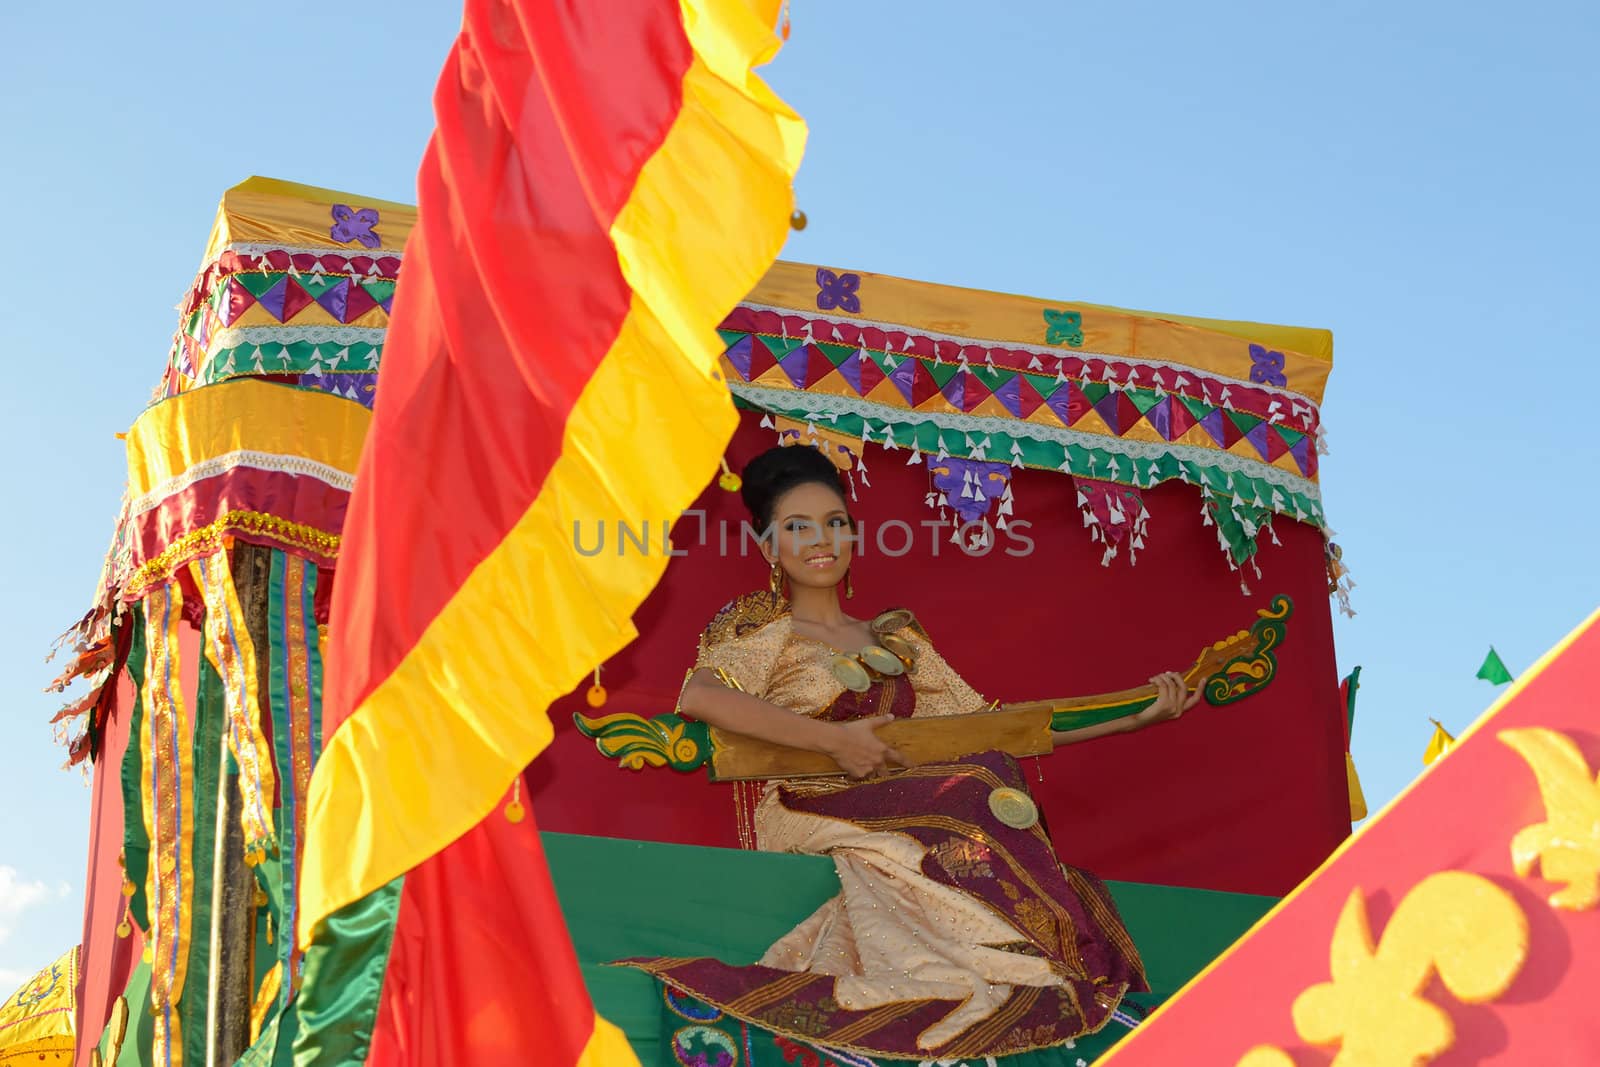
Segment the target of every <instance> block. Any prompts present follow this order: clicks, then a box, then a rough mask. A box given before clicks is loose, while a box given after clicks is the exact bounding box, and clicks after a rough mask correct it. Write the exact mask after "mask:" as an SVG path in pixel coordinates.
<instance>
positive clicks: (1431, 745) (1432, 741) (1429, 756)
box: [1422, 719, 1456, 767]
mask: <svg viewBox="0 0 1600 1067" xmlns="http://www.w3.org/2000/svg"><path fill="white" fill-rule="evenodd" d="M1428 721H1429V722H1431V723H1433V736H1432V737H1431V738H1429V739H1428V749H1427V751H1426V752H1424V753H1423V754H1422V765H1423V766H1424V767H1426V766H1427V765H1428V764H1430V763H1432V762H1433V761H1434V760H1436V759H1438V758H1439V757H1440V756H1442V755H1444V754H1445V753H1446V752H1449V751H1450V748H1451V746H1452V745H1454V744H1455V743H1456V739H1455V738H1453V737H1451V736H1450V732H1449V731H1448V730H1446V729H1445V728H1444V726H1443V725H1442V724H1441V723H1440V722H1439V720H1438V719H1429V720H1428Z"/></svg>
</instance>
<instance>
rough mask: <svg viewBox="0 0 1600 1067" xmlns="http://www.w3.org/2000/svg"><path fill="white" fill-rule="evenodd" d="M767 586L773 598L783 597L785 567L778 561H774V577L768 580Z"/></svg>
mask: <svg viewBox="0 0 1600 1067" xmlns="http://www.w3.org/2000/svg"><path fill="white" fill-rule="evenodd" d="M767 585H768V587H769V588H771V590H772V595H773V596H776V597H781V596H783V566H782V565H781V564H780V563H778V561H777V560H773V561H772V577H771V578H769V579H768V580H767Z"/></svg>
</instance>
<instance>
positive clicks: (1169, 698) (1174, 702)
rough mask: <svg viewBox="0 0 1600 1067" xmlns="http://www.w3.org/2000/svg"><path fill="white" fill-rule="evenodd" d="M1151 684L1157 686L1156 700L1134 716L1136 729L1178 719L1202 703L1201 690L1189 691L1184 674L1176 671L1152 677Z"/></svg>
mask: <svg viewBox="0 0 1600 1067" xmlns="http://www.w3.org/2000/svg"><path fill="white" fill-rule="evenodd" d="M1150 684H1151V685H1153V686H1155V687H1156V702H1155V703H1154V704H1151V705H1150V706H1149V707H1148V708H1145V709H1144V710H1143V711H1141V712H1138V713H1137V714H1135V715H1134V716H1133V722H1134V726H1135V728H1136V729H1137V728H1139V727H1144V726H1152V725H1154V724H1155V723H1158V722H1167V721H1168V720H1170V719H1176V718H1178V717H1179V716H1180V715H1182V714H1183V713H1184V712H1186V711H1188V710H1189V709H1190V708H1192V707H1194V706H1195V705H1196V704H1198V703H1200V691H1199V690H1198V689H1196V690H1195V691H1194V692H1193V693H1190V692H1188V688H1189V687H1188V686H1187V685H1186V684H1185V683H1184V680H1183V675H1181V674H1179V673H1177V672H1176V671H1167V672H1166V673H1165V674H1158V675H1156V676H1155V677H1154V678H1152V679H1150Z"/></svg>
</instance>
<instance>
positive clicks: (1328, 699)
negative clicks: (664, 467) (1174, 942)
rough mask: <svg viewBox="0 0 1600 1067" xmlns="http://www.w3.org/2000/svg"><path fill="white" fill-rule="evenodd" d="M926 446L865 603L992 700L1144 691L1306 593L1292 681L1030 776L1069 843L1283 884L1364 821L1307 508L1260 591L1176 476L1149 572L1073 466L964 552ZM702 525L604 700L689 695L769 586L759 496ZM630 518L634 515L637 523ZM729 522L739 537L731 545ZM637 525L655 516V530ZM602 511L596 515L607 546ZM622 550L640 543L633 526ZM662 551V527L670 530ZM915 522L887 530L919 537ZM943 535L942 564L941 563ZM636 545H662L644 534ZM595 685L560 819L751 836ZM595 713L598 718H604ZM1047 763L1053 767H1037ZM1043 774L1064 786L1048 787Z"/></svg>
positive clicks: (1072, 857) (1084, 862)
mask: <svg viewBox="0 0 1600 1067" xmlns="http://www.w3.org/2000/svg"><path fill="white" fill-rule="evenodd" d="M773 441H774V435H773V433H772V432H771V431H770V430H763V429H761V428H760V427H759V426H758V425H757V421H756V417H755V416H752V415H749V414H746V416H745V418H744V420H743V422H742V425H741V428H740V430H739V432H738V434H737V435H736V436H735V438H734V440H733V443H732V444H731V446H730V448H729V454H728V456H729V462H730V463H731V464H733V465H734V466H735V468H738V467H740V466H742V465H743V463H744V462H745V461H746V460H748V459H749V458H750V457H752V456H754V455H755V454H757V453H758V452H760V451H761V450H763V449H765V448H767V447H768V446H770V445H771V444H772V443H773ZM908 455H909V453H908V452H906V451H904V450H901V451H893V452H891V451H886V450H885V449H883V448H881V447H879V446H876V445H872V446H868V449H867V455H866V457H865V458H866V462H867V464H868V470H867V476H868V478H870V479H871V483H872V484H871V486H870V487H867V486H862V485H860V484H859V483H860V481H861V478H860V475H859V474H857V475H856V481H857V483H858V493H859V499H858V500H857V501H855V502H854V503H853V504H852V510H853V512H854V513H855V514H856V516H857V517H858V518H859V519H861V520H862V521H863V522H864V523H865V524H866V529H867V543H866V547H865V554H864V555H863V556H862V557H860V558H859V559H858V561H857V562H856V563H855V565H854V566H853V577H854V585H855V590H856V596H855V599H854V600H853V601H851V602H850V603H849V604H848V605H847V606H848V607H849V609H850V611H851V613H852V614H855V615H858V616H870V615H872V614H874V613H875V612H877V611H879V610H881V609H883V608H887V607H893V606H905V607H909V608H911V609H912V610H913V611H914V612H915V613H916V614H917V616H918V618H919V619H920V620H921V621H922V623H923V624H924V625H925V626H926V627H927V628H928V630H929V632H930V633H931V635H932V637H933V639H934V642H935V644H936V645H937V646H938V648H939V649H940V651H941V653H942V654H943V655H944V657H945V658H946V659H948V660H949V661H950V662H951V664H952V665H953V666H955V668H956V669H957V670H958V671H960V672H961V673H962V674H963V676H964V677H966V678H967V680H968V681H969V682H971V683H972V684H973V685H974V686H975V687H976V688H977V689H978V691H979V692H981V693H983V694H984V696H985V697H988V698H990V699H994V698H999V699H1001V700H1023V699H1030V698H1037V697H1047V696H1063V695H1077V694H1087V693H1095V692H1103V691H1108V690H1116V689H1122V688H1125V687H1128V686H1132V685H1138V684H1141V683H1142V682H1143V681H1144V680H1145V679H1146V678H1148V677H1149V676H1150V675H1152V674H1154V673H1155V672H1157V671H1159V670H1168V669H1183V668H1186V667H1187V666H1188V665H1189V664H1191V663H1192V662H1193V661H1194V657H1195V655H1196V654H1197V653H1198V652H1199V650H1200V649H1201V648H1202V647H1203V646H1204V645H1206V644H1208V643H1209V642H1212V641H1215V640H1217V639H1219V638H1221V637H1223V636H1226V635H1228V634H1230V633H1232V632H1234V631H1236V630H1238V629H1242V628H1244V627H1245V626H1247V625H1248V624H1249V623H1250V622H1251V621H1252V620H1253V619H1254V618H1255V610H1256V609H1257V608H1259V607H1264V606H1265V605H1266V604H1267V602H1268V600H1269V599H1270V598H1271V596H1272V595H1273V594H1277V593H1284V594H1287V595H1288V596H1290V597H1291V598H1292V599H1293V600H1294V604H1295V613H1294V617H1293V619H1292V620H1291V621H1290V624H1289V636H1288V639H1287V641H1286V642H1285V645H1284V647H1283V648H1282V649H1281V651H1280V653H1279V674H1278V677H1277V679H1276V680H1275V681H1274V682H1273V683H1272V685H1271V686H1270V687H1269V688H1268V689H1267V690H1266V691H1265V692H1263V693H1261V694H1259V695H1257V696H1254V697H1251V698H1249V699H1248V700H1246V701H1244V702H1242V703H1240V704H1237V705H1234V706H1233V707H1230V708H1220V709H1214V708H1210V707H1208V706H1206V705H1201V707H1199V708H1197V709H1195V710H1194V711H1193V712H1191V713H1190V714H1189V715H1187V716H1185V717H1184V718H1183V719H1182V720H1180V721H1179V722H1177V723H1169V724H1164V725H1162V726H1159V727H1155V728H1151V729H1149V730H1145V731H1141V732H1139V733H1137V734H1132V735H1127V736H1117V737H1111V738H1104V739H1101V740H1098V741H1094V742H1090V743H1087V744H1084V745H1077V746H1071V747H1068V748H1064V749H1059V750H1057V751H1056V752H1055V753H1053V754H1051V755H1050V756H1047V757H1045V758H1043V759H1041V760H1039V761H1038V765H1037V767H1036V768H1035V767H1033V766H1030V767H1029V768H1028V774H1029V776H1030V779H1031V781H1032V785H1033V788H1034V792H1035V795H1036V796H1037V798H1038V799H1039V801H1040V804H1041V806H1042V807H1043V809H1044V813H1045V817H1046V820H1047V821H1048V824H1049V826H1050V828H1051V832H1052V834H1053V835H1054V837H1055V842H1056V846H1057V849H1058V851H1059V852H1060V854H1061V855H1062V857H1063V858H1064V859H1066V860H1067V861H1069V862H1071V863H1073V864H1075V865H1078V866H1082V867H1086V868H1088V869H1090V870H1093V871H1094V872H1096V873H1097V874H1099V875H1101V876H1102V877H1106V878H1113V879H1121V880H1128V881H1140V882H1152V883H1159V884H1167V885H1185V886H1195V887H1201V888H1208V889H1222V890H1232V891H1235V892H1250V893H1266V894H1272V895H1281V894H1283V893H1285V892H1287V891H1288V890H1289V889H1290V888H1291V887H1292V886H1294V885H1295V884H1296V883H1298V882H1299V881H1300V880H1301V879H1302V878H1303V877H1305V876H1306V875H1307V874H1309V873H1310V872H1311V871H1312V870H1313V869H1314V868H1315V867H1316V866H1317V865H1318V864H1319V863H1320V862H1321V861H1322V860H1323V859H1324V858H1325V857H1326V856H1327V855H1328V853H1329V852H1330V851H1332V849H1333V848H1334V846H1335V845H1337V844H1338V842H1339V841H1340V840H1341V839H1342V838H1343V837H1344V836H1345V835H1347V834H1348V833H1349V830H1350V823H1349V807H1348V801H1347V797H1346V792H1345V773H1344V755H1343V754H1344V740H1343V730H1344V727H1343V716H1342V711H1341V707H1340V704H1339V691H1338V677H1337V673H1336V666H1335V662H1334V653H1333V633H1332V618H1331V612H1330V609H1329V603H1328V592H1327V577H1326V571H1325V568H1324V564H1323V542H1322V537H1321V535H1320V534H1319V533H1318V532H1317V531H1316V530H1314V529H1313V528H1311V527H1309V526H1304V525H1301V524H1298V523H1295V522H1292V521H1288V520H1279V522H1278V523H1277V524H1276V529H1277V533H1278V536H1279V539H1280V540H1281V541H1282V545H1281V546H1274V545H1272V544H1271V543H1270V539H1268V538H1266V537H1265V535H1263V542H1264V547H1263V549H1262V552H1261V554H1260V557H1259V563H1260V566H1261V569H1262V574H1263V577H1262V578H1260V579H1257V578H1256V577H1255V576H1254V574H1250V575H1249V578H1248V581H1249V585H1250V588H1251V591H1252V595H1250V596H1248V597H1247V596H1244V595H1242V594H1241V592H1240V587H1239V575H1238V574H1236V573H1234V572H1232V571H1230V570H1229V569H1228V565H1227V563H1226V561H1225V559H1224V558H1223V556H1222V553H1221V551H1220V549H1219V548H1218V545H1217V538H1216V531H1215V529H1214V528H1211V527H1206V526H1204V525H1202V523H1201V519H1200V495H1199V491H1198V490H1196V489H1194V488H1191V487H1189V486H1186V485H1181V484H1167V485H1163V486H1160V487H1158V488H1156V489H1152V490H1146V491H1145V493H1144V498H1145V503H1146V506H1147V507H1148V508H1149V510H1150V513H1151V516H1150V527H1149V533H1148V536H1147V537H1146V546H1145V549H1144V551H1143V552H1141V553H1140V554H1139V561H1138V564H1137V565H1136V566H1131V567H1130V566H1129V565H1128V561H1127V558H1126V549H1124V550H1123V554H1121V555H1119V557H1118V558H1117V559H1116V560H1114V561H1112V564H1111V566H1109V567H1102V566H1101V565H1100V556H1101V552H1102V547H1101V546H1100V545H1099V544H1097V543H1094V542H1092V541H1091V540H1090V537H1089V531H1087V530H1085V529H1084V528H1083V524H1082V519H1081V518H1080V512H1079V510H1078V507H1077V503H1076V491H1075V489H1074V487H1073V483H1072V480H1071V478H1069V477H1068V476H1066V475H1062V474H1051V473H1046V472H1041V471H1031V470H1018V471H1015V472H1014V477H1015V482H1014V486H1015V495H1016V514H1015V517H1016V518H1018V519H1025V520H1027V521H1029V522H1031V523H1032V527H1031V529H1029V530H1028V531H1027V533H1028V536H1029V537H1031V538H1032V539H1033V541H1034V548H1033V551H1032V553H1031V554H1030V555H1028V556H1025V557H1012V556H1008V555H1006V554H1005V553H1004V551H1003V549H1004V548H1005V547H1006V546H1007V545H1008V544H1011V543H1012V542H1010V541H1008V540H1007V539H1006V535H1005V534H1001V535H1000V537H999V540H998V541H997V543H996V548H995V550H994V551H993V552H991V553H990V554H989V555H987V556H986V557H983V558H975V557H968V556H964V555H962V554H961V553H960V552H959V550H957V548H956V546H954V545H952V544H950V543H949V534H950V528H949V527H945V528H944V529H943V530H941V531H938V532H934V531H930V530H928V529H926V528H923V527H921V526H919V525H918V524H919V523H921V522H922V521H924V520H929V519H933V518H935V514H934V513H933V512H932V511H931V510H930V509H928V508H927V507H926V505H925V504H924V497H925V495H926V494H927V492H928V488H929V484H928V475H927V473H926V468H925V467H924V466H923V465H920V464H919V465H917V466H908V465H906V459H907V457H908ZM696 507H697V508H698V509H701V510H703V511H704V512H705V513H706V526H707V536H706V538H705V540H706V542H707V543H705V544H699V543H697V542H699V540H700V523H699V522H698V521H697V520H696V519H694V518H692V517H691V518H686V519H684V520H682V521H680V522H679V523H678V525H677V527H676V529H675V531H674V536H673V540H674V548H675V549H676V550H677V551H682V552H686V553H687V555H686V556H684V557H682V558H679V559H675V560H673V562H672V563H671V565H670V566H669V568H668V570H667V574H666V578H665V579H664V580H663V581H662V583H661V584H660V586H658V587H657V589H656V591H655V592H654V594H652V596H651V597H650V599H649V600H648V601H646V602H645V604H644V606H643V607H641V608H640V610H639V612H638V614H637V615H636V616H635V622H636V624H637V626H638V628H639V631H640V637H639V639H638V640H636V641H635V642H634V643H633V644H632V645H631V646H630V647H628V648H627V649H625V650H624V651H623V652H622V654H620V655H618V656H616V657H615V658H613V659H612V660H611V661H610V662H608V663H607V664H606V665H605V667H604V671H603V681H604V683H605V686H606V689H607V690H608V692H609V700H608V701H607V703H606V705H605V707H604V708H603V709H602V711H601V712H600V713H601V714H609V713H612V712H621V711H627V712H634V713H637V714H641V715H656V714H660V713H662V712H666V711H671V710H673V705H674V702H675V700H676V697H677V691H678V687H679V685H680V684H681V682H682V680H683V675H684V671H685V670H686V669H687V668H688V667H689V666H690V664H691V663H692V662H693V658H694V652H695V642H696V640H697V638H698V636H699V634H700V631H701V630H702V629H703V628H704V626H705V624H706V623H707V622H708V621H709V620H710V619H711V616H712V615H713V614H714V613H715V612H716V611H717V609H718V608H720V607H721V606H722V605H723V604H725V603H727V601H729V600H731V599H732V598H733V597H734V596H736V595H738V594H739V593H742V592H746V591H748V590H750V589H753V588H758V587H760V586H762V585H763V584H764V583H765V582H766V580H767V568H766V565H765V563H764V562H763V561H762V560H761V558H760V557H759V555H758V554H756V552H755V550H754V548H753V547H752V548H748V549H747V550H746V554H745V555H744V556H743V557H741V556H740V555H739V545H738V536H737V533H738V523H739V521H740V520H741V519H743V518H744V511H743V507H742V505H741V503H740V501H739V497H738V494H736V493H729V492H726V491H724V490H722V489H720V488H717V487H716V486H715V485H713V486H712V487H711V488H710V489H708V490H707V491H706V493H705V494H703V495H702V497H701V499H700V500H699V501H698V502H697V504H696ZM622 518H624V519H626V518H629V517H622ZM896 518H899V519H901V520H902V521H904V522H907V523H910V524H911V525H912V527H913V529H914V530H915V532H916V536H915V543H914V545H913V547H912V550H911V551H910V552H909V553H908V554H906V555H904V556H899V557H894V556H890V555H887V554H885V553H884V552H882V551H880V550H879V547H878V545H877V544H876V543H875V542H876V534H875V533H874V531H876V530H877V529H878V528H879V527H880V526H882V525H883V524H884V523H886V522H888V521H889V520H891V519H896ZM723 522H726V523H727V526H728V529H729V530H730V535H729V539H728V550H727V553H726V554H724V553H723V552H722V551H720V549H719V544H718V530H719V524H721V523H723ZM633 528H634V530H635V531H637V524H636V521H635V525H634V527H633ZM597 536H598V531H597V528H596V527H595V526H594V525H586V526H584V527H583V528H582V544H583V546H584V547H585V549H589V550H592V549H593V547H594V545H595V543H596V541H595V539H596V537H597ZM605 538H606V539H605V547H604V551H606V552H616V551H618V542H617V536H616V530H615V528H614V527H613V526H612V525H611V524H609V523H608V525H607V528H606V530H605ZM649 538H650V540H649V550H650V551H655V552H660V551H662V550H663V547H662V543H661V530H660V529H659V528H656V529H652V530H650V531H649ZM904 540H905V536H904V534H894V535H886V540H885V543H886V544H887V545H888V546H889V547H890V548H891V549H892V550H898V549H899V546H900V544H901V543H902V542H903V541H904ZM935 542H937V548H938V557H937V558H934V547H935ZM626 551H630V552H631V551H638V549H637V548H636V547H635V545H634V544H633V543H632V542H629V543H628V544H627V546H626ZM588 685H589V683H588V681H587V680H585V682H584V683H583V684H582V685H581V686H579V687H578V689H576V690H575V691H574V693H573V694H572V695H570V696H569V697H567V698H565V699H563V700H562V701H560V702H558V703H557V704H556V705H555V706H554V707H553V708H552V709H551V716H552V718H553V719H554V720H555V724H556V739H555V742H554V744H553V745H552V746H551V747H550V748H549V749H548V750H547V751H546V752H545V753H544V754H542V755H541V756H540V757H539V759H538V760H537V761H536V762H535V763H534V764H533V765H532V766H531V767H530V768H529V769H528V772H527V782H528V786H529V789H530V794H531V795H532V797H533V800H534V805H535V809H536V813H537V816H538V821H539V825H540V827H541V828H542V829H545V830H555V831H565V832H570V833H583V834H597V835H601V836H611V837H632V838H642V839H646V840H656V841H672V842H681V843H685V844H700V845H721V846H727V847H736V846H737V839H736V836H735V825H734V816H733V792H732V787H731V786H729V785H713V784H712V783H710V782H709V781H707V779H706V777H705V775H704V773H703V772H699V773H696V774H693V775H681V774H678V773H675V772H673V771H670V770H666V769H653V768H652V769H646V770H644V771H642V772H632V771H625V770H622V769H620V768H618V767H617V766H616V765H615V763H613V762H611V761H608V760H605V759H603V758H601V757H600V755H599V754H598V753H597V752H596V751H595V749H594V744H593V742H591V741H589V740H587V739H586V738H584V737H583V736H582V735H581V734H579V733H578V732H577V730H576V729H575V728H574V727H573V725H572V714H573V712H575V711H589V709H588V708H587V706H586V705H585V703H584V700H583V692H584V691H585V690H586V689H587V688H588ZM591 713H592V712H591ZM1029 762H1030V764H1031V763H1032V761H1029ZM1041 776H1042V781H1041V780H1039V779H1040V777H1041Z"/></svg>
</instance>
